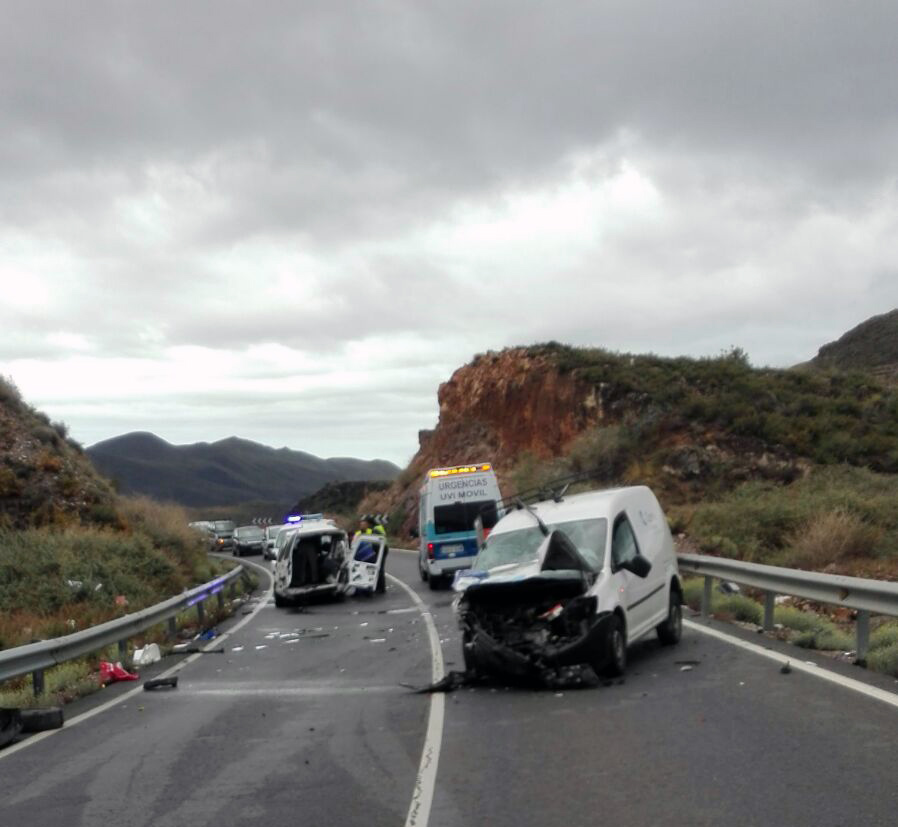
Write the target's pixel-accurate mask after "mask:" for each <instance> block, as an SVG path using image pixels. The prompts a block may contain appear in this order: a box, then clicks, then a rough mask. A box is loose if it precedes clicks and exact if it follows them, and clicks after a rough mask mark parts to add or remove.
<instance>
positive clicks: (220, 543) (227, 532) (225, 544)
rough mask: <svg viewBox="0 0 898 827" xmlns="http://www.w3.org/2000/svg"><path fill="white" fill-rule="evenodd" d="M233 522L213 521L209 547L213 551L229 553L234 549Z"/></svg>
mask: <svg viewBox="0 0 898 827" xmlns="http://www.w3.org/2000/svg"><path fill="white" fill-rule="evenodd" d="M235 529H236V526H235V525H234V522H233V520H213V521H212V524H211V527H210V528H209V547H210V549H211V550H212V551H229V550H232V549H233V548H234V531H235Z"/></svg>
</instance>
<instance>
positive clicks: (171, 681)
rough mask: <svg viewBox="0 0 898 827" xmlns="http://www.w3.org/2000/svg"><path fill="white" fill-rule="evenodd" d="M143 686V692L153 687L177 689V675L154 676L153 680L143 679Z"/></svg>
mask: <svg viewBox="0 0 898 827" xmlns="http://www.w3.org/2000/svg"><path fill="white" fill-rule="evenodd" d="M143 688H144V691H145V692H149V691H151V690H154V689H177V688H178V676H177V675H172V676H171V677H170V678H154V679H153V680H149V681H144V684H143Z"/></svg>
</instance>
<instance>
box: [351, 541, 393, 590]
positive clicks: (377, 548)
mask: <svg viewBox="0 0 898 827" xmlns="http://www.w3.org/2000/svg"><path fill="white" fill-rule="evenodd" d="M386 547H387V538H386V537H384V536H383V535H381V534H359V535H358V536H357V537H356V538H355V539H354V540H353V541H352V548H351V550H350V552H351V553H350V557H351V562H350V564H349V593H350V594H352V593H354V592H362V593H369V594H374V591H375V590H376V589H377V581H378V579H379V577H380V570H381V567H382V566H383V565H384V564H385V556H386V554H385V552H386Z"/></svg>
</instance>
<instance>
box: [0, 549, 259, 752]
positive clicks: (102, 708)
mask: <svg viewBox="0 0 898 827" xmlns="http://www.w3.org/2000/svg"><path fill="white" fill-rule="evenodd" d="M243 562H244V563H248V562H249V561H247V560H244V561H243ZM249 565H251V566H253V567H254V568H257V569H260V570H261V571H264V572H265V573H266V574H270V573H269V572H268V571H267V570H266V569H264V568H263V567H262V566H260V565H258V564H257V563H249ZM273 590H274V578H270V585H269V587H268V591H266V592H265V594H264V595H262V597H260V598H259V604H258V605H257V606H256V608H255V609H253V611H252V614H248V615H247V616H246V617H245V618H243V620H241V621H240V622H239V623H237V625H236V626H234V628H233V629H229V630H228V631H227V632H224V633H223V634H220V635H219V636H218V637H217V638H213V639H212V640H210V641H209V643H207V644H206V645H205V646H204V647H203V649H204V650H205V649H211V648H213V647H214V648H216V649H217V648H218V647H219V646H220V645H221V644H222V643H224V641H226V640H227V639H228V638H229V637H230V636H231V635H233V634H234V633H235V632H238V631H240V629H242V628H243V627H244V626H246V624H247V623H249V622H250V621H251V620H252V619H253V618H254V617H255V616H256V615H257V614H258V613H259V612H260V611H262V609H264V608H265V606H266V605H267V604H268V601H269V599H270V598H271V594H272V591H273ZM200 657H202V654H200V653H197V654H194V655H188V656H187V657H186V658H184V660H182V661H180V662H179V663H177V664H175V665H174V666H173V667H172V668H171V669H168V670H167V671H165V672H162V673H161V674H159V675H157V676H156V678H168V677H170V676H171V675H174V674H176V673H177V672H180V671H181V670H182V669H183V668H184V667H185V666H187V664H188V663H193V662H194V661H195V660H196V659H197V658H200ZM143 691H144V689H143V684H139V685H137V686H135V687H134V689H131V690H129V691H128V692H125V693H123V694H122V695H119V696H118V697H116V698H113V699H112V700H111V701H106V703H102V704H100V705H99V706H95V707H94V708H93V709H89V710H88V711H87V712H82V713H81V714H80V715H76V716H75V717H74V718H71V719H69V720H66V722H65V724H64V726H63V727H62V729H50V730H47V731H46V732H40V733H38V734H37V735H32V736H31V737H30V738H28V739H27V740H25V741H22V742H21V743H19V744H16V745H15V746H12V747H7V748H6V749H4V750H0V760H2V759H3V758H7V757H9V756H10V755H13V754H14V753H16V752H19V750H23V749H27V748H28V747H31V746H34V745H35V744H37V743H40V742H41V741H43V740H44V739H45V738H51V737H52V736H54V735H58V734H59V733H60V732H64V731H65V730H67V729H71V728H72V727H73V726H77V725H78V724H82V723H84V722H85V721H89V720H90V719H91V718H93V717H94V715H99V714H100V713H101V712H106V710H107V709H112V707H114V706H116V705H118V704H120V703H124V702H125V701H127V700H128V699H129V698H133V697H134V696H135V695H139V694H140V693H141V692H143Z"/></svg>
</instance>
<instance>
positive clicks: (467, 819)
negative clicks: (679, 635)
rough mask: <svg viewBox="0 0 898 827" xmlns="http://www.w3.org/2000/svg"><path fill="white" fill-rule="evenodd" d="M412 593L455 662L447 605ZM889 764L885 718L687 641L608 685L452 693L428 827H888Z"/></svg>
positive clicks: (797, 656) (894, 797) (888, 718)
mask: <svg viewBox="0 0 898 827" xmlns="http://www.w3.org/2000/svg"><path fill="white" fill-rule="evenodd" d="M396 556H397V557H399V556H400V555H398V554H397V555H396ZM391 562H392V558H391ZM394 568H396V569H399V570H401V571H402V573H403V575H404V577H406V578H407V579H408V580H409V582H415V581H414V578H415V574H416V573H415V570H414V557H413V556H411V555H408V556H406V557H405V558H404V559H403V560H402V562H397V563H396V564H394ZM415 588H416V589H417V590H418V592H419V593H420V594H421V595H422V596H423V597H424V599H425V600H430V602H431V603H432V604H433V605H434V612H435V615H436V619H437V622H438V626H439V627H440V629H441V638H442V639H443V640H446V641H447V643H446V644H445V645H444V648H445V652H444V654H445V657H446V660H447V661H452V660H454V661H456V662H458V661H459V660H460V657H459V654H458V653H459V649H458V647H459V645H460V644H459V641H458V635H457V632H456V631H455V629H454V627H453V624H452V621H451V616H450V614H449V603H450V595H449V593H448V592H430V591H429V590H428V589H427V587H426V586H425V585H424V584H421V583H417V584H416V586H415ZM789 656H790V657H791V658H792V659H793V660H801V659H804V658H806V657H808V656H809V653H807V652H805V651H802V650H792V651H791V652H790V655H789ZM816 659H817V660H820V659H821V658H820V657H819V656H818V657H817V658H816ZM785 660H786V658H785V657H784V658H783V661H785ZM682 661H693V662H694V663H682ZM683 666H690V667H691V668H690V669H687V670H686V671H682V667H683ZM450 668H451V667H450ZM456 668H459V667H458V666H456ZM853 673H854V674H853V677H855V678H857V677H859V676H863V674H864V673H863V672H862V671H861V670H857V669H854V670H853ZM877 682H878V683H879V684H880V685H882V684H884V683H885V681H883V680H881V679H880V680H879V681H877ZM896 768H898V712H896V710H895V708H893V707H890V706H888V705H886V704H884V703H882V702H881V701H876V700H872V699H870V698H866V697H863V696H859V695H858V694H857V693H854V692H851V691H849V690H847V689H844V688H842V687H839V686H834V685H832V684H829V683H826V682H824V681H821V680H819V679H818V678H815V677H813V676H811V675H806V674H801V673H798V672H796V671H793V672H791V673H790V674H782V673H781V672H780V664H779V663H773V662H771V661H769V660H767V659H764V658H761V657H758V656H757V655H754V654H751V653H749V652H745V651H742V650H740V649H738V648H736V647H734V646H732V645H730V644H728V643H725V642H722V641H719V640H716V639H714V638H711V637H708V636H706V635H703V634H701V633H699V632H696V631H694V630H688V629H687V630H686V631H685V632H684V637H683V640H682V642H681V643H680V645H679V646H676V647H672V648H665V647H661V646H659V645H658V644H657V642H656V641H655V640H654V639H653V640H650V641H646V642H645V643H642V644H637V645H636V646H634V647H632V648H631V651H630V667H629V670H628V674H627V677H626V680H625V681H624V682H623V683H621V684H614V685H612V686H610V687H601V688H599V689H590V690H575V691H564V692H561V693H556V692H551V691H533V690H527V689H514V688H504V687H501V686H497V687H493V688H491V689H488V688H477V689H474V690H462V691H459V692H456V693H454V694H453V695H451V696H450V699H449V702H448V704H447V708H446V723H445V730H444V733H443V739H442V751H441V755H440V765H439V772H438V779H437V786H436V794H435V797H434V802H433V810H432V813H431V824H434V825H445V826H446V827H449V826H450V825H458V826H459V827H461V825H471V824H478V823H483V824H490V825H496V827H501V825H515V826H516V827H520V825H534V827H536V826H537V825H556V824H564V825H580V824H583V825H586V824H596V823H605V824H620V825H644V824H646V825H647V824H664V825H690V827H695V825H719V824H728V823H732V824H740V825H755V824H757V825H846V826H847V825H894V824H896V823H898V785H896V781H898V769H896Z"/></svg>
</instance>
